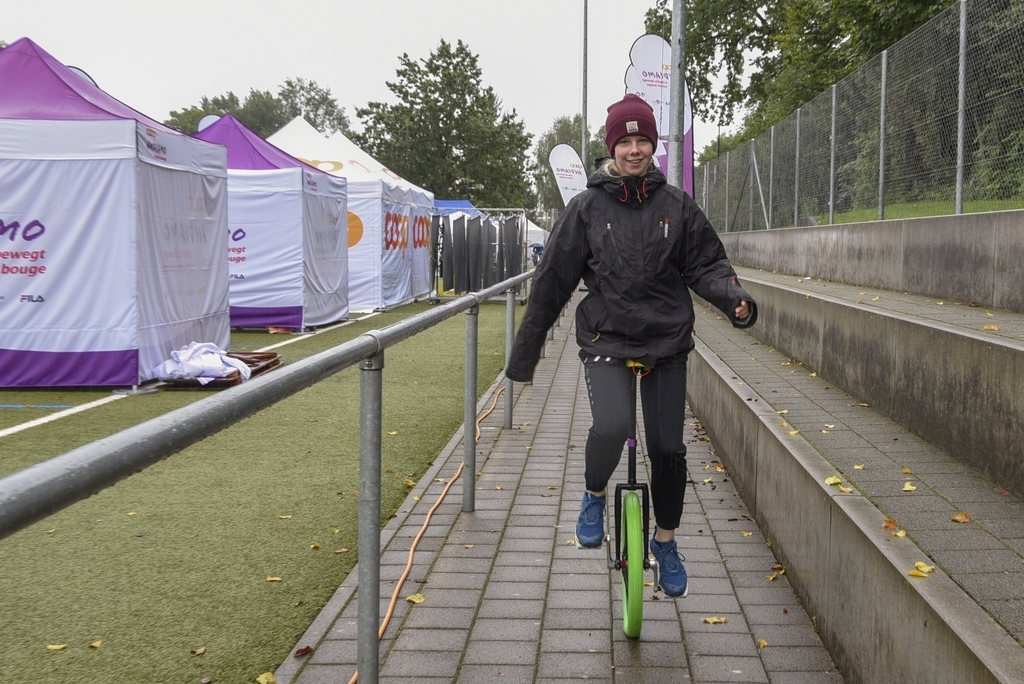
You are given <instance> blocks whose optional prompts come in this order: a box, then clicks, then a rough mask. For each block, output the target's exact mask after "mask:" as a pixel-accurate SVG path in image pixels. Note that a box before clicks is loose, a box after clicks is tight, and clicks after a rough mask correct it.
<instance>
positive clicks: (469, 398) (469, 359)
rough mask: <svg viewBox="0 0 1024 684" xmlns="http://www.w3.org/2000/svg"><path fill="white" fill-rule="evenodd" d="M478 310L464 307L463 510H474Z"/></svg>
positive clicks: (478, 308)
mask: <svg viewBox="0 0 1024 684" xmlns="http://www.w3.org/2000/svg"><path fill="white" fill-rule="evenodd" d="M479 313H480V304H479V303H478V304H475V305H473V306H472V307H471V308H469V309H467V310H466V395H465V399H464V407H465V411H464V413H463V419H464V420H463V423H464V424H463V427H462V430H463V434H462V445H463V447H464V455H463V458H462V461H463V463H464V464H465V465H464V466H463V470H464V471H465V472H466V476H465V477H464V478H463V479H462V510H463V512H465V513H470V512H472V511H475V510H476V361H477V353H476V352H477V349H476V348H477V331H478V327H479V316H478V315H479Z"/></svg>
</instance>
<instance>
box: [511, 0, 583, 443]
mask: <svg viewBox="0 0 1024 684" xmlns="http://www.w3.org/2000/svg"><path fill="white" fill-rule="evenodd" d="M587 132H588V131H587V0H583V136H582V137H583V140H582V141H581V143H580V161H581V162H583V175H585V176H587V175H589V174H588V173H587V143H588V142H589V141H588V140H587V138H589V137H590V136H588V135H587ZM509 427H511V426H509Z"/></svg>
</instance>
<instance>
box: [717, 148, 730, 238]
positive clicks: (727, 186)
mask: <svg viewBox="0 0 1024 684" xmlns="http://www.w3.org/2000/svg"><path fill="white" fill-rule="evenodd" d="M719 142H721V138H719ZM725 231H726V232H728V231H729V151H728V150H726V152H725Z"/></svg>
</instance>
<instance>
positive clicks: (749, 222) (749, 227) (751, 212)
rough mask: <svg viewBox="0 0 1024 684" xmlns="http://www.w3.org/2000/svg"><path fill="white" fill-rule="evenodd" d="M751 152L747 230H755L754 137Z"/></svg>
mask: <svg viewBox="0 0 1024 684" xmlns="http://www.w3.org/2000/svg"><path fill="white" fill-rule="evenodd" d="M749 154H750V162H749V163H748V166H749V167H750V171H749V173H748V174H747V180H748V181H749V182H748V185H749V186H750V190H749V195H750V197H748V198H747V205H748V212H747V230H748V231H753V230H754V172H755V170H756V169H755V168H754V164H755V157H754V141H753V139H751V141H750V153H749Z"/></svg>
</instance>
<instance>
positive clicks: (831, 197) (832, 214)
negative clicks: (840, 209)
mask: <svg viewBox="0 0 1024 684" xmlns="http://www.w3.org/2000/svg"><path fill="white" fill-rule="evenodd" d="M835 218H836V84H835V83H833V84H832V143H831V150H830V153H829V166H828V225H830V226H831V225H833V224H834V223H835Z"/></svg>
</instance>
